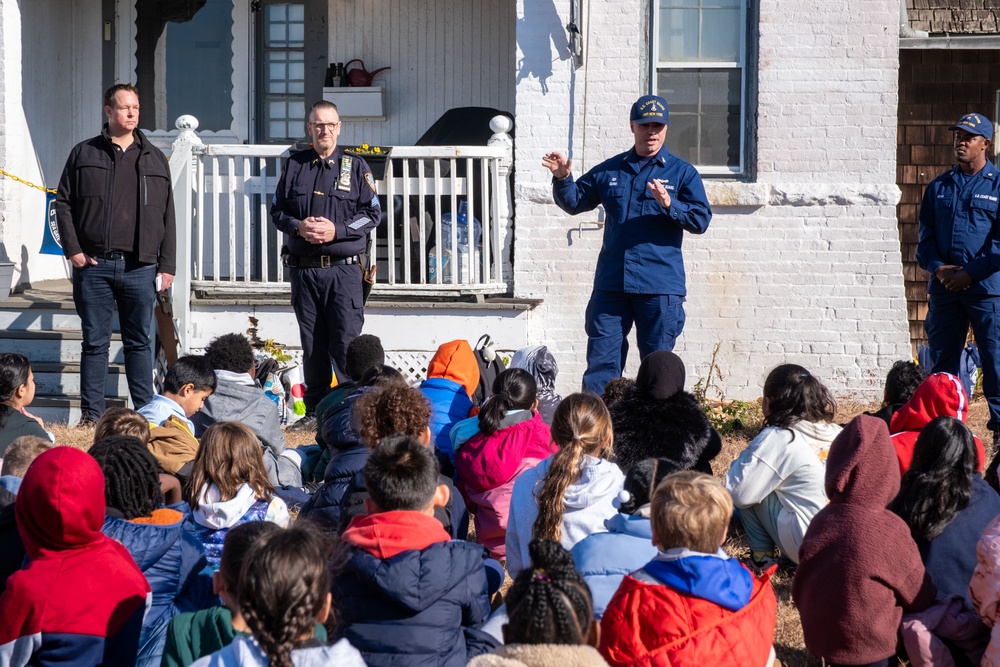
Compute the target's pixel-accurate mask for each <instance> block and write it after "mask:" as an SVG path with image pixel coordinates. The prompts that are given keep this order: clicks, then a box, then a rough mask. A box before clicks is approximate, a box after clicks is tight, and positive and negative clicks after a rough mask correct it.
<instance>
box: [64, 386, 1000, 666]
mask: <svg viewBox="0 0 1000 667" xmlns="http://www.w3.org/2000/svg"><path fill="white" fill-rule="evenodd" d="M877 407H878V406H877V405H864V404H856V403H847V404H840V405H839V406H838V410H837V421H838V422H839V423H846V422H848V421H850V420H851V419H853V418H854V417H855V416H857V415H859V414H861V413H862V412H864V411H865V410H874V409H877ZM988 419H989V410H988V408H987V406H986V401H985V400H983V398H982V396H977V397H976V398H975V399H974V400H973V401H972V404H971V406H970V411H969V422H968V423H969V428H970V429H971V430H972V432H973V433H975V434H976V435H977V436H979V438H980V439H981V440H982V441H983V444H984V445H985V446H986V449H987V461H989V460H991V459H992V455H993V453H992V451H991V448H992V443H993V438H992V434H991V433H990V432H989V431H988V430H987V428H986V422H987V420H988ZM746 426H747V427H746V428H745V429H743V432H742V433H741V434H738V435H733V436H727V437H724V438H723V448H722V453H721V454H720V455H719V456H718V458H716V460H715V461H713V465H712V467H713V468H714V470H715V474H716V475H717V476H718V477H720V478H721V477H722V476H724V475H725V473H726V471H727V470H728V469H729V465H730V463H732V461H733V459H735V458H736V457H737V456H738V455H739V453H740V452H741V451H743V449H744V448H745V447H746V446H747V444H748V443H749V441H750V439H751V438H752V436H753V434H754V433H755V432H756V431H757V430H758V429H759V424H747V425H746ZM46 428H48V429H49V430H51V431H52V432H53V433H54V434H55V436H56V442H57V443H59V444H60V445H71V446H73V447H79V448H81V449H87V448H88V447H89V446H90V443H91V441H92V439H93V436H94V432H93V430H86V429H77V428H71V427H69V428H68V427H66V426H65V425H60V424H47V425H46ZM285 437H286V439H287V441H288V444H289V445H290V446H292V447H297V446H299V445H303V444H308V443H311V442H315V439H314V438H313V437H311V435H310V434H308V433H295V432H289V433H286V434H285ZM730 535H731V537H730V539H729V541H728V542H727V543H726V544H725V549H726V551H727V552H728V553H730V554H731V555H733V556H736V557H746V556H748V555H749V550H748V548H747V546H746V542H745V541H744V539H743V536H742V535H741V531H740V530H739V529H738V527H737V526H733V529H731V530H730ZM771 582H772V584H773V585H774V591H775V593H776V594H777V597H778V625H777V629H776V630H775V642H774V643H775V652H776V653H777V657H778V659H779V660H780V661H781V664H782V665H784V667H814V666H816V667H818V666H819V665H821V664H822V663H821V662H820V661H819V660H817V659H816V658H813V657H812V656H811V655H809V653H808V652H807V651H806V648H805V643H804V642H803V639H802V624H801V622H800V620H799V612H798V610H796V608H795V605H793V604H792V577H791V576H789V575H788V574H786V573H784V572H781V571H779V572H778V573H777V574H776V576H775V577H774V578H773V579H772V580H771Z"/></svg>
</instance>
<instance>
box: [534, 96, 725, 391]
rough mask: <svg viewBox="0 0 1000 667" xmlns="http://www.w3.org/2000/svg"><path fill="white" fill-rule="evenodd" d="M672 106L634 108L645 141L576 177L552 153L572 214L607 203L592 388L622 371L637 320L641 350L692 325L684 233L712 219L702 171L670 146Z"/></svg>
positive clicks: (595, 300) (589, 327)
mask: <svg viewBox="0 0 1000 667" xmlns="http://www.w3.org/2000/svg"><path fill="white" fill-rule="evenodd" d="M668 122H669V111H668V109H667V103H666V101H664V100H663V98H661V97H657V96H655V95H645V96H643V97H640V98H639V99H638V100H637V101H636V102H635V104H633V105H632V112H631V114H630V115H629V127H630V128H631V130H632V134H633V136H634V137H635V145H634V146H633V148H632V149H631V150H629V151H627V152H625V153H621V154H620V155H616V156H614V157H613V158H611V159H609V160H605V161H604V162H602V163H601V164H599V165H597V166H596V167H594V168H593V169H591V170H590V171H588V172H587V173H586V174H584V175H583V176H582V177H581V178H580V180H578V181H574V180H573V175H572V173H571V171H570V167H571V160H568V159H567V158H565V157H563V155H562V154H560V153H556V152H553V153H549V154H548V155H546V156H545V157H544V158H543V159H542V164H543V165H544V166H545V167H547V168H548V169H549V171H551V172H552V177H553V178H552V196H553V198H554V199H555V202H556V205H558V206H559V208H561V209H562V210H564V211H566V212H567V213H569V214H571V215H575V214H577V213H583V212H584V211H590V210H593V209H594V208H596V207H597V205H598V204H603V205H604V209H605V212H606V213H607V217H606V222H605V225H604V244H603V245H602V246H601V253H600V255H599V256H598V258H597V271H596V274H595V276H594V291H593V292H592V294H591V296H590V303H589V304H588V305H587V313H586V315H585V318H586V319H585V324H586V331H587V338H588V340H587V371H586V372H585V373H584V375H583V388H584V389H585V390H587V391H592V392H594V393H596V394H601V393H603V391H604V385H606V384H607V383H608V382H609V381H610V380H612V379H614V378H617V377H621V374H622V368H623V367H624V366H625V359H626V356H627V355H628V338H627V337H628V333H629V331H631V330H632V323H633V322H634V323H635V327H636V337H637V339H638V343H639V356H640V358H642V357H645V356H646V355H647V354H649V353H650V352H655V351H657V350H672V349H673V347H674V342H675V341H676V340H677V336H679V335H680V333H681V330H682V329H683V328H684V296H685V294H686V293H687V290H686V287H685V279H684V261H683V258H682V257H681V242H682V241H683V239H684V232H685V231H688V232H692V233H694V234H702V233H704V231H705V230H706V229H708V223H709V221H711V219H712V210H711V209H710V208H709V205H708V199H707V198H706V196H705V187H704V185H703V184H702V182H701V176H699V175H698V172H697V171H696V170H695V168H694V167H692V166H691V165H690V164H688V163H687V162H685V161H684V160H681V159H680V158H678V157H677V156H675V155H672V154H671V153H670V152H669V151H668V150H667V149H666V148H664V146H663V140H664V138H666V136H667V123H668Z"/></svg>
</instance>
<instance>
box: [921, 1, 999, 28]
mask: <svg viewBox="0 0 1000 667" xmlns="http://www.w3.org/2000/svg"><path fill="white" fill-rule="evenodd" d="M906 7H907V18H908V19H909V21H910V27H911V28H913V29H915V30H926V31H927V32H930V33H932V34H934V33H950V34H967V35H979V34H989V33H995V32H1000V3H998V2H997V0H906Z"/></svg>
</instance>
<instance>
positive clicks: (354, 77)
mask: <svg viewBox="0 0 1000 667" xmlns="http://www.w3.org/2000/svg"><path fill="white" fill-rule="evenodd" d="M354 63H358V66H357V67H355V68H354V69H351V65H353V64H354ZM387 69H391V68H389V67H379V68H378V69H377V70H375V71H374V72H369V71H368V70H367V69H365V61H364V60H361V58H355V59H354V60H351V61H348V63H347V64H346V65H344V72H345V78H346V79H347V82H348V84H349V85H351V86H354V87H366V86H370V85H372V79H373V78H375V75H376V74H378V73H379V72H382V71H384V70H387Z"/></svg>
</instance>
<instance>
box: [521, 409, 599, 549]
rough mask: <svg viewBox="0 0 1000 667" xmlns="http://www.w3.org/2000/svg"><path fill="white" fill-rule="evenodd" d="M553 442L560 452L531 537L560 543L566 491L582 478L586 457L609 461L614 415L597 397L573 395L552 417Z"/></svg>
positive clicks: (539, 494) (541, 492) (547, 475)
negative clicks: (607, 459) (612, 418)
mask: <svg viewBox="0 0 1000 667" xmlns="http://www.w3.org/2000/svg"><path fill="white" fill-rule="evenodd" d="M551 432H552V441H553V442H555V443H556V444H557V445H559V451H558V452H556V453H555V454H553V455H552V463H551V465H550V466H549V469H548V471H546V473H545V477H544V479H542V486H541V489H540V490H539V491H538V492H537V498H538V518H537V519H535V525H534V526H533V532H532V534H533V535H534V537H535V538H536V539H539V540H558V539H560V537H561V535H562V519H563V514H564V513H565V511H566V500H565V496H566V489H568V488H569V485H570V484H572V483H573V482H575V481H576V480H577V479H579V477H580V473H581V471H582V469H583V455H584V454H589V455H591V456H596V457H598V458H610V456H611V445H612V442H613V440H614V438H613V434H612V431H611V415H610V414H609V413H608V409H607V407H605V405H604V401H602V400H601V399H600V398H598V397H597V396H595V395H594V394H584V393H577V394H570V395H569V396H567V397H566V398H564V399H563V400H562V403H560V404H559V407H557V408H556V411H555V413H554V414H553V415H552V427H551Z"/></svg>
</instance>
